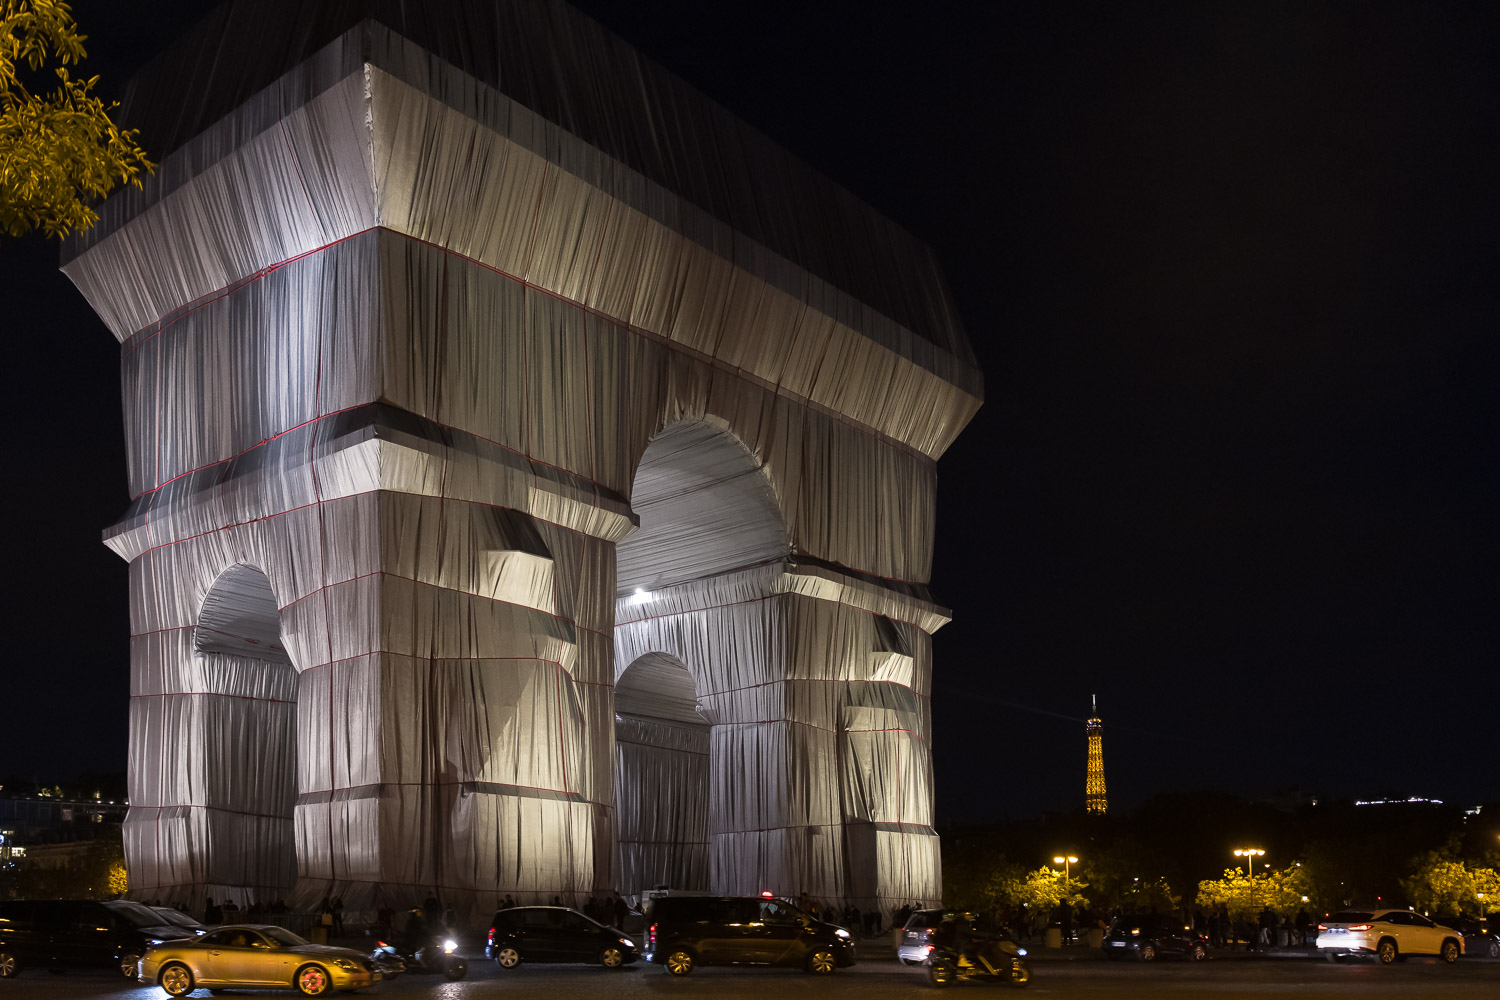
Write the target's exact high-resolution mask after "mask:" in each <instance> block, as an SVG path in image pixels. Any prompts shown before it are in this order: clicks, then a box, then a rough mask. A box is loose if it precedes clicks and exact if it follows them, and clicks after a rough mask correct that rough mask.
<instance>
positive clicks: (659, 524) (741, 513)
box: [65, 3, 982, 914]
mask: <svg viewBox="0 0 1500 1000" xmlns="http://www.w3.org/2000/svg"><path fill="white" fill-rule="evenodd" d="M374 6H375V8H380V5H378V4H377V5H374ZM432 7H433V9H434V10H436V9H438V8H441V9H442V10H444V11H446V13H444V14H443V17H444V18H450V19H451V18H454V17H462V16H467V15H465V14H463V13H462V11H472V10H477V11H478V12H479V13H477V14H475V15H474V21H473V22H472V23H471V24H470V25H469V26H468V27H469V30H468V31H467V33H461V34H463V37H464V39H465V42H466V47H465V48H464V50H463V52H461V53H459V55H458V56H457V57H455V56H454V55H453V53H452V52H451V51H439V52H431V51H426V50H424V49H423V48H422V47H420V46H419V45H418V44H417V43H416V42H414V41H413V40H412V39H411V38H408V37H404V36H403V35H402V34H401V33H400V31H399V30H397V29H411V31H412V33H413V34H415V35H418V36H420V37H422V38H423V39H424V44H428V45H433V44H436V43H434V41H433V39H434V38H437V39H438V41H441V40H442V38H443V37H448V35H447V34H445V32H449V29H451V28H452V26H453V24H455V23H457V22H453V21H451V20H449V21H444V20H443V19H442V18H439V17H438V16H437V15H435V14H434V15H433V19H432V21H431V23H425V26H424V25H416V26H415V27H413V26H412V25H410V24H392V23H391V21H392V18H391V17H389V16H387V18H386V20H384V21H382V20H381V19H380V17H381V16H382V15H381V11H380V9H376V11H375V13H374V14H371V15H370V16H368V17H367V16H366V15H367V14H369V11H368V10H367V9H365V8H363V7H360V6H359V5H350V4H331V5H328V6H327V7H325V8H324V9H322V11H321V12H320V13H317V14H316V15H315V16H314V15H310V16H309V18H308V19H307V22H306V30H305V31H304V33H303V34H301V35H297V36H295V37H294V38H293V41H292V43H290V48H289V50H288V52H285V53H281V55H280V57H279V58H282V59H283V60H289V61H288V62H286V65H285V66H284V67H282V68H283V69H284V72H282V74H281V75H280V76H276V77H272V78H268V79H265V80H263V81H262V84H261V86H262V87H263V89H261V90H259V91H258V92H253V93H243V94H240V93H235V94H234V96H235V98H236V100H237V101H238V103H236V104H233V105H225V106H224V107H222V108H221V109H220V117H218V118H217V120H208V119H206V118H204V117H203V116H204V115H205V114H207V111H205V110H204V108H214V107H217V106H216V105H214V103H213V101H214V100H219V101H220V102H221V103H222V102H223V101H225V100H227V99H228V98H226V97H225V96H224V94H225V93H232V92H233V88H234V86H242V85H243V84H242V81H241V80H240V78H239V77H223V76H222V73H221V75H220V76H217V77H216V76H215V72H219V71H217V70H214V69H210V68H204V65H200V63H199V61H198V60H199V59H200V55H199V53H201V52H202V51H204V50H203V49H202V45H203V44H204V41H205V38H207V37H210V36H213V33H214V32H219V33H220V34H221V35H222V33H223V32H226V31H230V30H231V29H233V28H234V26H235V25H236V24H237V23H238V22H237V20H236V18H237V17H239V16H240V15H241V14H242V13H243V11H242V10H241V9H240V8H238V7H234V6H231V7H230V8H229V10H228V13H227V14H225V13H221V14H219V15H216V19H210V21H209V22H208V24H207V26H206V27H204V28H203V29H201V32H206V33H207V35H204V34H202V33H200V35H199V36H198V38H197V42H196V43H195V44H197V45H198V47H197V48H194V47H192V46H189V47H188V48H187V49H186V50H184V52H183V53H181V54H180V56H179V58H178V61H177V62H175V63H174V62H172V61H171V60H167V61H166V62H165V63H164V65H163V67H158V68H157V69H156V70H153V71H152V72H153V73H155V74H156V76H155V77H152V76H151V75H150V74H148V76H147V79H148V80H150V79H155V80H156V81H157V85H158V86H160V85H161V81H164V80H172V79H177V81H178V84H179V87H180V89H185V91H186V92H188V93H191V94H192V95H194V96H192V97H191V98H187V99H185V102H184V108H185V110H182V112H181V115H182V116H183V121H197V124H198V127H199V128H200V129H201V130H200V131H197V132H196V133H194V132H193V131H192V130H191V129H190V128H188V126H187V125H184V124H183V123H182V122H181V121H179V122H177V123H176V125H175V126H174V127H176V128H177V129H178V131H179V132H180V133H182V135H181V136H180V138H181V140H182V142H181V145H180V148H177V149H175V151H173V152H172V153H171V154H170V155H168V156H166V157H164V159H163V162H162V165H161V167H160V169H159V170H158V172H157V175H156V177H155V178H153V179H152V180H150V181H149V182H148V183H147V185H146V189H145V190H144V191H142V192H139V193H132V192H127V193H125V194H124V195H122V196H117V197H116V198H114V199H111V201H110V202H108V203H106V205H105V211H104V213H103V216H104V218H103V222H102V223H101V225H100V226H99V227H98V228H97V229H96V230H94V231H91V232H90V233H88V234H86V235H85V236H83V237H81V238H80V239H79V240H77V241H75V242H74V243H73V244H72V245H71V246H70V247H69V249H68V251H67V254H66V256H67V261H66V263H65V270H66V271H67V273H68V274H69V275H70V277H71V278H72V279H73V280H74V281H75V283H76V284H77V285H78V287H79V288H80V290H82V291H83V293H84V294H85V295H86V296H87V297H88V298H89V301H90V302H91V304H93V306H94V307H95V309H96V310H97V311H98V313H99V315H100V316H101V317H102V318H103V319H104V321H105V322H106V324H107V325H108V326H109V327H110V328H111V329H112V330H113V331H114V332H115V333H116V335H117V336H118V337H119V338H120V340H121V344H122V348H121V351H122V354H121V358H122V366H121V371H122V390H123V397H124V406H125V423H126V435H127V452H128V473H129V480H130V487H131V493H132V496H133V497H134V500H133V501H132V504H131V506H130V508H129V509H128V510H127V512H126V514H125V516H124V517H123V518H122V519H121V521H120V522H119V523H118V524H117V525H115V526H114V527H113V528H111V529H110V530H109V531H108V532H107V533H106V540H107V543H108V544H109V545H110V546H111V547H113V548H114V549H115V550H116V551H117V552H118V553H119V554H120V555H121V556H122V557H124V558H126V559H127V560H129V561H130V564H131V575H130V579H131V588H132V593H131V608H132V640H131V642H132V673H133V676H132V702H131V719H132V726H131V750H130V780H131V812H130V816H129V819H128V821H127V828H126V849H127V859H128V864H129V869H130V878H131V891H132V894H133V895H135V896H137V897H139V898H152V897H160V898H167V899H173V900H179V899H183V898H188V899H189V900H190V902H192V903H193V905H198V904H199V903H200V902H201V900H202V899H203V897H205V896H212V897H215V898H221V897H223V896H233V897H236V898H238V899H240V901H241V904H242V905H245V904H247V903H248V902H249V901H251V900H256V899H259V900H262V901H269V900H272V899H275V898H278V897H280V898H285V899H287V900H288V901H289V902H291V903H292V904H293V905H294V906H309V905H311V904H312V903H313V902H315V901H316V900H318V899H319V898H321V897H323V896H325V895H336V896H341V897H342V898H343V901H344V904H345V906H346V908H347V909H349V910H351V911H355V912H371V911H373V910H374V909H376V908H378V907H379V906H382V905H386V904H389V905H392V906H396V907H404V906H409V905H412V903H413V902H415V901H418V900H420V899H421V898H422V897H424V896H426V895H427V894H428V893H431V892H435V893H437V894H438V895H439V896H440V897H441V898H442V899H443V900H444V902H445V903H447V904H450V905H453V906H454V907H455V909H457V910H458V911H459V912H460V913H461V914H470V913H480V912H484V911H486V910H487V909H489V908H491V907H493V905H494V903H495V901H496V899H497V898H499V897H500V896H503V895H505V894H510V895H512V896H513V897H515V898H517V899H519V900H527V899H545V900H550V899H551V898H552V897H553V896H562V897H564V898H565V899H567V900H568V901H570V902H572V901H578V900H579V899H580V898H581V897H583V896H586V895H588V894H591V893H596V892H601V891H605V890H608V889H618V890H620V891H621V892H623V893H626V894H634V893H638V892H641V891H642V890H644V889H647V888H651V887H654V886H657V885H663V884H665V885H668V886H671V887H672V888H675V889H701V890H712V891H717V892H758V891H760V890H763V889H770V890H773V891H776V892H780V893H784V894H788V895H793V894H796V893H799V892H803V891H806V892H809V893H811V894H813V895H814V896H817V897H819V898H820V899H826V900H830V901H832V900H845V899H848V900H852V901H855V902H856V903H857V904H858V905H860V906H861V907H862V908H868V907H869V906H871V905H876V904H879V905H882V906H884V907H885V908H886V909H887V910H889V909H891V908H893V907H895V906H898V905H900V904H901V903H903V902H909V901H913V900H916V901H921V902H933V901H936V899H937V897H938V891H939V890H938V886H939V874H940V873H939V869H938V852H937V841H936V836H935V834H934V833H933V830H932V806H933V800H932V776H931V756H930V746H931V740H932V733H931V713H930V706H929V686H930V685H929V681H930V677H931V671H932V664H931V657H930V648H931V646H930V634H931V633H932V632H933V631H934V630H935V629H937V628H938V627H940V626H941V625H942V624H943V623H944V622H946V621H947V612H946V611H945V610H944V609H943V608H941V607H940V606H938V605H937V604H936V603H934V602H933V600H932V598H931V596H930V594H928V592H927V587H926V583H927V580H928V578H929V575H930V569H931V561H932V536H933V517H934V492H935V486H936V474H935V461H936V459H937V457H938V456H939V455H940V454H941V453H942V451H943V450H944V449H945V448H946V447H947V445H948V444H949V443H950V442H951V441H952V440H953V438H954V436H955V435H956V434H957V433H958V432H959V431H960V430H961V429H962V428H963V426H964V424H965V423H966V422H967V421H968V419H969V418H970V417H971V416H972V415H973V413H974V411H975V409H976V408H977V407H978V405H979V403H980V398H981V392H982V390H981V381H980V378H979V374H978V372H977V370H975V369H974V368H973V365H972V355H971V354H970V352H969V348H968V345H967V342H966V341H965V340H964V337H963V333H962V331H961V329H960V328H958V327H957V325H956V321H955V320H954V319H953V315H952V310H951V306H950V305H949V304H948V300H947V298H946V295H945V294H944V293H943V291H942V288H941V284H940V282H939V281H938V279H937V272H936V268H935V266H934V265H933V263H932V260H931V255H930V253H929V252H928V251H926V249H925V248H922V247H921V246H920V245H919V244H917V243H916V242H915V241H913V240H911V238H910V237H908V236H906V235H905V234H903V233H900V232H899V230H896V229H894V227H892V226H891V225H890V223H889V222H887V221H886V220H884V219H881V218H880V217H878V216H876V215H875V214H874V213H873V212H871V211H870V210H869V209H867V208H865V207H864V206H863V205H860V204H859V203H857V202H855V201H854V200H853V199H851V198H849V197H848V195H847V194H844V193H842V192H840V191H839V190H838V189H836V188H834V187H833V186H832V185H830V184H829V183H828V182H827V181H826V180H824V179H822V178H819V177H818V176H817V175H815V174H812V173H811V171H808V170H807V168H805V167H802V166H801V165H799V164H797V163H796V161H794V160H793V159H792V158H791V157H790V156H788V155H787V154H786V153H785V152H784V151H782V150H780V149H779V148H777V147H775V146H774V145H773V144H771V143H769V142H768V141H767V140H765V139H764V138H763V137H760V136H758V135H757V134H755V133H753V132H751V131H750V130H749V129H748V128H746V127H745V126H744V125H742V124H741V123H738V122H735V121H734V120H733V119H732V118H729V117H728V116H727V115H725V114H724V112H723V111H722V110H721V109H718V108H716V107H715V106H713V105H711V104H709V103H708V102H706V101H704V100H703V99H702V98H701V97H699V96H698V95H696V94H694V93H693V92H692V91H690V90H689V89H687V88H686V87H685V86H683V85H682V84H681V83H680V82H678V81H675V80H673V79H672V78H671V77H669V76H667V75H666V74H664V73H663V72H662V71H661V70H659V69H658V68H656V67H654V66H652V65H651V64H649V63H646V62H645V61H643V60H641V59H640V58H639V57H638V56H636V55H635V54H634V53H631V52H630V50H628V49H627V48H625V47H624V46H623V45H622V43H620V42H619V41H618V40H617V39H614V38H612V37H611V36H609V35H608V34H607V33H605V32H603V31H602V29H600V28H598V26H597V25H594V24H592V22H589V21H587V20H586V19H583V18H582V17H581V16H579V15H577V14H576V13H575V12H572V11H570V10H568V9H567V8H564V7H561V6H559V5H556V4H551V3H515V4H498V5H495V6H494V7H493V9H492V8H491V7H489V6H487V5H466V6H465V5H460V6H455V7H453V8H452V9H449V8H448V7H447V6H445V5H442V4H434V5H432ZM356 8H357V9H356ZM389 13H390V12H389V11H386V12H385V14H386V15H389ZM356 14H357V15H358V16H357V17H355V16H354V15H356ZM351 17H353V20H350V18H351ZM299 23H300V22H299ZM434 25H438V26H439V27H442V26H443V25H446V26H447V27H445V28H443V30H438V28H435V27H434ZM507 25H508V26H510V27H513V28H516V29H517V30H518V31H520V35H521V36H523V37H526V38H531V39H533V40H535V39H537V38H543V39H545V40H547V43H548V44H549V45H551V46H552V47H553V49H554V50H555V51H554V52H553V57H554V59H555V66H554V67H553V72H552V73H551V75H548V76H545V79H532V78H530V77H527V78H526V79H525V81H523V83H522V84H518V85H517V86H518V87H519V89H520V90H522V91H524V92H525V96H527V98H528V100H529V101H530V103H529V104H523V103H522V102H521V101H520V100H519V99H518V98H516V96H515V95H514V94H512V95H510V96H507V94H506V93H503V92H502V90H501V89H497V86H499V85H501V84H504V83H505V74H503V73H499V74H496V73H491V72H488V71H486V70H485V67H484V65H481V64H484V63H485V58H483V56H482V53H483V52H484V51H486V50H485V45H487V44H492V45H494V46H496V47H497V50H499V51H502V52H511V53H512V54H514V52H513V50H514V46H515V44H516V42H515V41H514V39H510V40H506V39H502V38H499V37H498V36H496V35H495V32H496V31H499V30H500V26H507ZM522 28H524V30H521V29H522ZM485 32H489V33H490V34H489V35H486V34H485ZM449 33H451V32H449ZM450 41H451V39H450ZM315 43H316V46H321V47H316V46H315ZM528 52H531V50H528ZM589 52H598V53H605V54H601V55H600V57H599V59H598V60H596V61H594V62H590V61H589V60H588V59H586V58H584V54H587V53H589ZM527 58H528V59H532V60H536V59H543V56H542V55H539V54H537V53H536V52H531V54H530V55H528V56H527ZM273 62H274V60H273ZM456 63H457V64H456ZM507 65H509V64H507ZM528 65H534V64H533V63H528ZM461 66H464V67H467V69H465V68H460V67H461ZM589 66H592V67H593V68H592V69H591V70H589V71H588V72H585V68H586V67H589ZM173 67H176V70H177V72H178V77H176V78H174V77H173V76H172V71H173ZM476 67H477V68H476ZM630 67H634V69H633V70H632V71H633V72H635V73H636V75H635V76H634V77H628V78H627V80H628V81H634V85H636V86H637V87H638V88H639V91H638V92H637V93H636V94H635V95H634V96H631V94H630V92H629V89H628V88H626V89H625V90H623V91H622V89H621V88H622V86H623V85H624V84H623V82H622V80H621V79H620V78H618V76H616V77H615V78H612V77H611V76H610V75H609V74H610V73H614V74H617V75H618V74H620V73H622V72H624V71H625V69H627V68H630ZM490 68H491V69H493V67H490ZM183 81H189V82H194V84H195V85H194V86H193V87H185V88H182V83H183ZM497 81H498V83H497ZM200 85H201V87H203V88H206V89H205V90H203V92H202V93H200V92H199V90H198V89H197V87H198V86H200ZM216 88H217V89H216ZM549 88H552V89H549ZM203 94H207V95H208V96H207V97H205V96H203ZM215 95H217V96H215ZM570 95H571V96H570ZM622 95H623V96H622ZM148 96H149V94H148ZM195 101H199V102H201V103H202V104H203V108H198V109H196V110H194V109H193V108H191V107H188V105H192V104H193V103H194V102H195ZM622 101H623V102H625V104H624V105H622V106H621V109H620V113H619V114H617V115H610V114H606V113H604V112H605V111H607V110H608V109H609V108H611V107H613V106H615V105H616V104H619V103H620V102H622ZM148 103H149V102H148ZM559 108H563V109H571V110H569V111H567V113H563V112H562V111H559V110H558V109H559ZM590 109H592V110H590ZM542 111H549V112H551V113H553V114H554V115H556V117H557V118H561V119H566V121H565V122H559V121H557V120H549V119H548V118H546V117H544V116H543V114H542V113H541V112H542ZM669 112H673V113H670V114H669ZM194 114H196V115H198V118H197V119H194V118H193V115H194ZM200 119H201V120H200ZM565 125H566V126H568V127H564V126H565ZM632 129H634V131H632ZM704 129H707V130H708V131H707V132H705V131H703V130H704ZM708 135H712V136H714V137H716V139H717V140H719V144H718V145H714V146H713V148H711V149H710V148H706V147H705V145H704V141H705V138H706V136H708ZM148 137H149V136H148ZM643 144H644V145H643ZM648 145H649V146H650V148H649V149H648V148H646V147H647V146H648ZM726 157H729V159H728V160H726ZM731 160H732V161H733V163H734V164H735V167H734V169H733V170H726V169H721V168H723V167H724V164H725V163H727V162H730V161H731ZM799 171H800V173H799ZM694 199H697V200H696V201H695V200H694ZM876 258H879V259H878V260H877V259H876ZM892 268H894V270H892ZM834 278H839V279H841V280H840V283H839V284H835V283H834V281H833V279H834ZM897 279H899V281H898V280H897ZM893 283H894V284H893ZM882 285H884V286H886V287H885V290H884V291H881V292H880V293H879V294H876V292H875V291H873V290H874V289H877V288H880V287H882ZM897 285H899V286H900V287H896V286H897ZM851 289H852V290H853V291H851ZM856 292H857V293H858V294H860V295H865V296H867V297H868V298H870V299H874V300H875V301H876V302H877V303H878V307H877V305H875V304H872V303H871V302H870V301H864V300H862V299H861V298H859V297H857V296H856ZM882 310H883V311H882ZM893 315H896V316H899V317H901V318H902V319H901V320H898V319H895V318H892V317H893ZM903 320H904V321H906V322H911V323H913V324H914V326H915V329H914V328H913V327H908V326H903V325H902V321H903ZM617 686H618V703H617Z"/></svg>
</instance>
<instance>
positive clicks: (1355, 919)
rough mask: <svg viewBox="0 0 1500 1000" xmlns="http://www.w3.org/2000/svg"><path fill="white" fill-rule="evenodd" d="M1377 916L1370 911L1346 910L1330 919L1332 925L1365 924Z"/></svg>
mask: <svg viewBox="0 0 1500 1000" xmlns="http://www.w3.org/2000/svg"><path fill="white" fill-rule="evenodd" d="M1374 916H1375V914H1373V913H1371V912H1370V911H1369V910H1344V911H1342V912H1340V913H1335V914H1334V915H1333V916H1331V917H1329V918H1328V922H1329V923H1330V924H1364V923H1369V921H1370V920H1371V919H1372V918H1373V917H1374Z"/></svg>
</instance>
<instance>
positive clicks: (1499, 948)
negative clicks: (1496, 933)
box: [1485, 941, 1500, 958]
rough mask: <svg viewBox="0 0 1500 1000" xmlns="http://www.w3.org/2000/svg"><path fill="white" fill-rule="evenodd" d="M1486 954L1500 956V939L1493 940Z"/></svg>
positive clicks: (1491, 956)
mask: <svg viewBox="0 0 1500 1000" xmlns="http://www.w3.org/2000/svg"><path fill="white" fill-rule="evenodd" d="M1485 954H1486V955H1488V956H1489V957H1490V958H1500V941H1491V942H1490V947H1489V950H1488V951H1486V952H1485Z"/></svg>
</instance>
